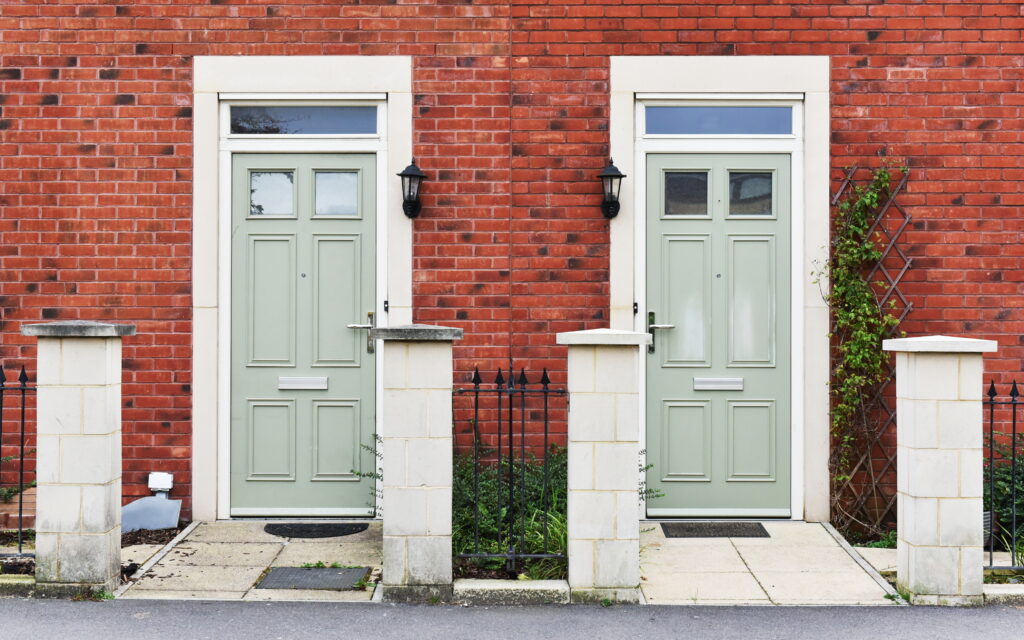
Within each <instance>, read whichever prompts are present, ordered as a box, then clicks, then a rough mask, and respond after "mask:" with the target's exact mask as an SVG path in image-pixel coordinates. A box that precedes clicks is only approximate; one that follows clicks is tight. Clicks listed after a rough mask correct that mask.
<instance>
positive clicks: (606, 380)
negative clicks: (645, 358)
mask: <svg viewBox="0 0 1024 640" xmlns="http://www.w3.org/2000/svg"><path fill="white" fill-rule="evenodd" d="M638 361H639V352H638V349H637V347H635V346H624V347H598V348H597V358H596V360H595V374H594V390H595V391H597V392H598V393H637V385H638V384H639V375H638V373H637V363H638Z"/></svg>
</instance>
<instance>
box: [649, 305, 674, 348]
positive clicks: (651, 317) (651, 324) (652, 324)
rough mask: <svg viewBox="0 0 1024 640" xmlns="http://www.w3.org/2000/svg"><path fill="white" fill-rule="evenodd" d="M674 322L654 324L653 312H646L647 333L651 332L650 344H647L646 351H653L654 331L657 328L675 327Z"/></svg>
mask: <svg viewBox="0 0 1024 640" xmlns="http://www.w3.org/2000/svg"><path fill="white" fill-rule="evenodd" d="M675 328H676V325H674V324H655V322H654V312H653V311H648V312H647V333H649V334H651V344H649V345H647V353H654V340H655V338H654V332H655V330H657V329H675Z"/></svg>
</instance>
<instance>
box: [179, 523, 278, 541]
mask: <svg viewBox="0 0 1024 640" xmlns="http://www.w3.org/2000/svg"><path fill="white" fill-rule="evenodd" d="M266 524H267V523H265V522H203V523H202V524H200V525H199V526H198V527H196V530H195V531H193V532H192V535H190V536H189V537H188V541H189V542H283V541H284V539H283V538H279V537H278V536H274V535H271V534H269V533H267V532H265V531H264V530H263V527H265V526H266Z"/></svg>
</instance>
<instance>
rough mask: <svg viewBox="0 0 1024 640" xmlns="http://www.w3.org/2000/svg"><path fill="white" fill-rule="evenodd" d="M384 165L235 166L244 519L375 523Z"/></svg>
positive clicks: (236, 392)
mask: <svg viewBox="0 0 1024 640" xmlns="http://www.w3.org/2000/svg"><path fill="white" fill-rule="evenodd" d="M375 166H376V163H375V157H374V156H373V155H371V154H235V155H234V156H233V157H232V218H231V261H232V264H231V273H232V276H231V296H232V297H231V313H232V317H231V498H230V502H231V513H232V515H296V516H301V515H331V514H334V515H358V514H369V513H372V505H373V486H372V483H373V481H372V480H371V479H367V478H364V477H362V476H361V475H360V474H361V473H362V472H364V471H367V470H370V469H372V468H373V459H372V454H371V453H369V452H367V451H366V450H364V449H363V447H362V445H364V444H366V445H369V444H371V443H372V440H373V434H374V406H375V402H374V388H375V374H374V368H375V360H374V356H373V355H372V354H369V353H367V340H366V331H365V330H360V329H349V328H348V327H347V325H349V324H363V323H366V321H367V320H366V319H367V313H368V312H372V311H373V310H374V309H375V300H374V291H375V284H374V278H375V276H374V247H375V224H376V223H375V220H376V215H375V197H374V196H375V193H376V188H375V185H376V179H375V175H374V174H375Z"/></svg>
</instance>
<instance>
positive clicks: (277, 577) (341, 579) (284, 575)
mask: <svg viewBox="0 0 1024 640" xmlns="http://www.w3.org/2000/svg"><path fill="white" fill-rule="evenodd" d="M368 575H370V567H354V568H349V569H330V568H319V567H318V568H312V569H306V568H303V567H275V568H273V569H271V570H270V573H268V574H267V575H266V577H264V578H263V579H262V580H260V582H259V584H257V585H256V588H257V589H329V590H345V589H351V588H352V587H354V586H355V585H356V583H357V582H359V581H360V580H362V579H364V578H366V576H368Z"/></svg>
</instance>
